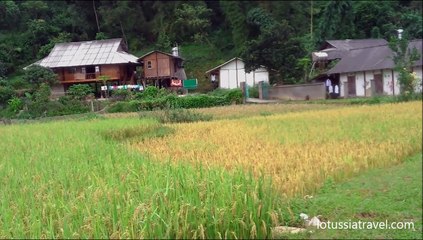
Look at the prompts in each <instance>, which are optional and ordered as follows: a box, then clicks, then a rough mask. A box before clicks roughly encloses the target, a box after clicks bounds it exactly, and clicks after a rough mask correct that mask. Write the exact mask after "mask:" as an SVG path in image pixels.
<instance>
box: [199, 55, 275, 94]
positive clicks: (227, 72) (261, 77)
mask: <svg viewBox="0 0 423 240" xmlns="http://www.w3.org/2000/svg"><path fill="white" fill-rule="evenodd" d="M206 74H208V75H210V79H211V81H212V82H216V83H217V84H218V86H219V88H224V89H233V88H239V87H240V83H241V82H245V83H246V84H247V85H248V86H255V85H257V84H258V82H260V81H263V82H267V83H268V82H269V72H268V71H267V69H266V68H265V67H264V66H262V67H260V68H258V69H256V70H254V71H251V72H250V73H247V72H245V63H244V61H243V60H242V59H241V58H238V57H235V58H232V59H231V60H229V61H227V62H225V63H223V64H221V65H219V66H217V67H214V68H212V69H210V70H208V71H207V72H206Z"/></svg>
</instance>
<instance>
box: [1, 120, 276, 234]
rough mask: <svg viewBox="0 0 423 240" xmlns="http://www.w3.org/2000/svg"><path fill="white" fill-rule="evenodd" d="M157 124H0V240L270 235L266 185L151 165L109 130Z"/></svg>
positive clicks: (271, 204)
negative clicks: (23, 239)
mask: <svg viewBox="0 0 423 240" xmlns="http://www.w3.org/2000/svg"><path fill="white" fill-rule="evenodd" d="M155 124H157V123H156V122H153V121H150V120H139V119H101V118H93V119H86V120H61V121H55V122H47V123H33V124H18V125H9V126H0V151H1V152H2V157H1V158H0V184H1V185H2V188H0V195H1V198H0V238H156V237H160V238H206V237H207V238H223V237H226V238H256V237H259V238H263V237H266V236H269V234H270V227H271V226H272V216H273V219H275V216H276V218H277V216H278V214H277V213H276V211H277V209H278V208H279V207H278V202H279V199H278V198H277V195H276V194H274V193H273V192H272V191H271V188H270V183H269V182H266V181H265V180H264V179H260V178H258V179H257V178H253V176H252V175H249V174H247V173H246V172H243V171H238V172H234V173H228V172H226V171H225V170H224V169H222V168H207V167H205V166H202V165H200V164H199V165H196V166H195V165H193V166H190V165H184V164H176V165H175V164H166V163H164V164H163V163H161V162H160V163H159V162H154V161H150V160H148V159H146V158H145V157H143V156H141V155H140V154H138V153H137V152H135V151H128V149H127V148H126V145H125V141H124V142H121V141H115V140H113V139H114V138H115V139H118V140H121V139H123V138H124V136H123V137H122V136H119V134H117V135H113V134H112V135H108V134H107V133H109V134H110V131H117V132H119V131H120V130H122V129H127V128H132V130H133V131H134V132H136V131H137V130H139V128H143V126H145V128H146V129H148V126H154V125H155ZM122 132H123V134H124V135H125V134H126V135H127V136H129V137H131V138H132V137H133V135H132V134H131V133H130V132H128V131H122ZM163 132H164V133H166V131H163ZM105 134H106V135H105ZM146 134H147V136H146V137H152V136H151V131H146ZM107 136H109V138H107Z"/></svg>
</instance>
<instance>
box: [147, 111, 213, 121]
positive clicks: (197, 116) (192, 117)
mask: <svg viewBox="0 0 423 240" xmlns="http://www.w3.org/2000/svg"><path fill="white" fill-rule="evenodd" d="M155 118H156V119H157V120H158V121H159V122H160V123H184V122H199V121H210V120H211V119H212V116H211V115H205V114H202V113H196V112H193V111H189V110H186V109H173V110H166V111H164V112H162V113H161V114H157V115H155Z"/></svg>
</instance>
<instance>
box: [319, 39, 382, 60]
mask: <svg viewBox="0 0 423 240" xmlns="http://www.w3.org/2000/svg"><path fill="white" fill-rule="evenodd" d="M386 44H388V42H387V41H386V40H385V39H345V40H327V41H326V44H325V46H324V47H323V48H322V49H321V50H320V51H318V52H313V53H312V59H313V61H319V60H334V59H341V58H342V57H344V56H345V55H347V54H348V52H349V51H351V50H354V49H359V48H368V47H375V46H383V45H386ZM319 53H323V55H325V56H323V55H322V56H319ZM320 55H321V54H320Z"/></svg>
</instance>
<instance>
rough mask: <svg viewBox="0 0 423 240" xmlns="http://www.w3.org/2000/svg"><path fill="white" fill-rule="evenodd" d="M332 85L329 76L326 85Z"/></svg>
mask: <svg viewBox="0 0 423 240" xmlns="http://www.w3.org/2000/svg"><path fill="white" fill-rule="evenodd" d="M330 85H332V81H331V80H330V79H329V78H328V79H326V87H329V86H330Z"/></svg>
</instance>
